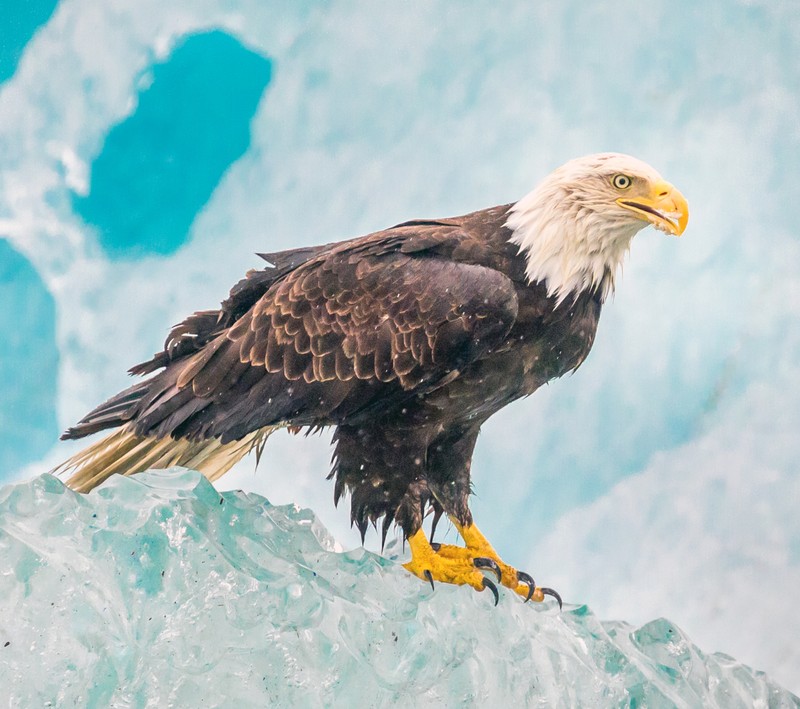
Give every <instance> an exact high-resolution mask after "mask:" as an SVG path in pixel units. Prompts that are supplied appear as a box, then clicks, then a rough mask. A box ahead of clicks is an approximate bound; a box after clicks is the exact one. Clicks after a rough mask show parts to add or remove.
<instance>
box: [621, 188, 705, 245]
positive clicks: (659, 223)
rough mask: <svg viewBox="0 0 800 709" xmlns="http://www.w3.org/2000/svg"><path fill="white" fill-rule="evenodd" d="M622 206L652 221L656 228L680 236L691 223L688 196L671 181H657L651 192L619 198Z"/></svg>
mask: <svg viewBox="0 0 800 709" xmlns="http://www.w3.org/2000/svg"><path fill="white" fill-rule="evenodd" d="M617 204H618V205H619V206H620V207H624V208H625V209H629V210H630V211H631V212H633V213H634V214H635V215H636V216H637V217H638V218H639V219H642V220H644V221H646V222H650V224H652V225H653V226H654V227H655V228H656V229H660V230H661V231H664V232H666V233H667V234H673V235H674V236H680V235H681V234H683V232H684V230H685V229H686V225H687V224H688V223H689V205H688V204H687V203H686V198H685V197H684V196H683V195H682V194H681V193H680V192H679V191H678V190H677V189H675V188H674V187H673V186H672V185H671V184H670V183H669V182H664V181H663V180H661V181H660V182H656V183H655V184H654V185H653V186H652V188H651V189H650V194H647V195H644V196H641V197H640V196H636V197H634V196H633V195H631V196H630V197H620V198H619V199H618V200H617Z"/></svg>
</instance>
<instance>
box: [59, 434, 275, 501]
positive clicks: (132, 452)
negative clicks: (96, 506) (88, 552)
mask: <svg viewBox="0 0 800 709" xmlns="http://www.w3.org/2000/svg"><path fill="white" fill-rule="evenodd" d="M276 428H279V426H267V427H265V428H261V429H259V430H257V431H253V432H252V433H249V434H247V435H246V436H244V437H243V438H241V439H239V440H236V441H230V442H228V443H222V442H221V441H220V439H219V438H209V439H204V440H188V439H184V438H181V439H174V438H170V437H169V436H165V437H161V438H156V437H149V436H137V435H136V433H135V432H134V431H133V430H132V428H131V427H130V426H125V427H123V428H121V429H119V430H117V431H114V433H111V434H109V435H108V436H106V437H105V438H101V439H100V440H99V441H96V442H95V443H92V444H91V445H90V446H87V447H86V448H84V449H83V450H81V451H79V452H78V453H76V454H75V455H74V456H72V457H71V458H69V459H68V460H66V461H64V462H63V463H61V465H59V466H57V467H56V468H55V469H54V470H53V471H52V472H53V474H55V475H59V474H65V473H71V475H70V477H69V478H68V479H67V481H66V484H67V486H68V487H70V488H72V489H73V490H75V491H76V492H89V491H90V490H92V489H94V488H95V487H97V486H98V485H100V484H102V483H103V482H105V481H106V480H107V479H108V478H110V477H111V476H112V475H114V474H120V475H133V474H135V473H139V472H142V471H144V470H149V469H151V468H169V467H172V466H174V465H180V466H183V467H186V468H192V469H194V470H199V471H200V472H201V473H203V475H205V476H206V477H207V478H208V479H209V480H210V481H212V482H213V481H215V480H218V479H219V478H221V477H222V476H223V475H225V473H227V472H228V471H229V470H230V469H231V468H232V467H233V466H234V465H235V464H236V463H238V462H239V461H240V460H241V459H242V458H244V457H245V456H246V455H247V454H248V453H250V452H251V451H252V450H255V451H256V455H257V461H258V459H260V457H261V456H260V451H261V449H262V448H263V446H264V443H265V442H266V440H267V438H268V437H269V436H270V434H271V433H272V432H273V431H274V430H275V429H276ZM256 464H258V463H256Z"/></svg>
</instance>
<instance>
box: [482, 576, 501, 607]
mask: <svg viewBox="0 0 800 709" xmlns="http://www.w3.org/2000/svg"><path fill="white" fill-rule="evenodd" d="M483 587H484V588H488V589H489V590H490V591H491V592H492V593H493V594H494V604H495V605H497V604H498V603H500V594H499V593H498V592H497V586H495V585H494V583H493V582H492V581H490V580H489V579H487V578H486V577H485V576H484V577H483Z"/></svg>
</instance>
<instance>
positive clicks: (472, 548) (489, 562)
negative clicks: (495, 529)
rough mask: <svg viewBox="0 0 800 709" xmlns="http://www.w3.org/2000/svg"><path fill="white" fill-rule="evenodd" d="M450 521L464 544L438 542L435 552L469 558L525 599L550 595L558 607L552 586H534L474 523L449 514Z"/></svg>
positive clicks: (558, 599)
mask: <svg viewBox="0 0 800 709" xmlns="http://www.w3.org/2000/svg"><path fill="white" fill-rule="evenodd" d="M450 521H451V522H452V523H453V526H455V528H456V530H457V531H458V533H459V534H460V535H461V538H462V539H463V540H464V543H465V544H466V547H459V546H454V545H452V544H441V545H439V548H438V549H437V552H436V553H438V554H439V555H440V556H442V557H444V558H449V559H465V560H469V561H470V562H471V563H472V564H473V565H474V566H476V567H477V568H486V569H489V570H491V571H493V572H494V573H495V575H497V580H498V581H499V582H500V583H502V584H503V585H504V586H506V587H507V588H510V589H511V590H512V591H515V592H516V593H518V594H519V595H520V596H523V597H524V598H525V601H526V602H527V601H529V600H531V599H532V600H534V601H537V602H541V601H543V600H544V597H545V596H552V597H553V598H555V599H556V601H557V602H558V607H559V608H561V606H562V602H561V596H560V595H559V594H558V593H557V592H556V591H554V590H553V589H552V588H546V587H540V586H537V585H536V584H535V582H534V580H533V578H532V577H531V576H530V575H529V574H526V573H525V572H524V571H518V570H517V569H515V568H514V567H513V566H509V565H508V564H506V563H505V562H504V561H503V560H502V559H501V558H500V557H499V555H498V554H497V552H496V551H495V550H494V547H492V545H491V544H490V543H489V541H488V540H487V539H486V537H484V536H483V534H482V533H481V531H480V530H479V529H478V527H477V525H475V524H467V525H463V524H461V523H460V522H459V521H458V520H457V519H456V518H455V517H450Z"/></svg>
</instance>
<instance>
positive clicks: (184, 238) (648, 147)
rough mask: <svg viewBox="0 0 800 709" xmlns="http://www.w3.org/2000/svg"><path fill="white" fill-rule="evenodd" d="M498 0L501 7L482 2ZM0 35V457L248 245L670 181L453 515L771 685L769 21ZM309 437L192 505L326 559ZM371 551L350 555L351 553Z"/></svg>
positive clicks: (69, 30)
mask: <svg viewBox="0 0 800 709" xmlns="http://www.w3.org/2000/svg"><path fill="white" fill-rule="evenodd" d="M501 5H502V6H501ZM2 12H3V21H2V27H0V82H3V83H0V332H2V338H0V471H8V470H14V471H16V472H15V473H14V475H13V476H12V477H11V478H6V479H5V480H2V481H0V482H10V481H11V480H12V479H23V478H28V477H31V476H32V475H34V474H38V473H40V472H43V471H45V470H47V469H49V468H50V467H51V466H52V465H53V464H54V463H56V462H59V461H60V460H61V459H63V458H65V457H66V456H67V455H69V453H70V452H71V451H72V450H74V447H71V446H68V445H66V444H57V443H56V439H57V436H58V433H59V431H60V430H61V429H63V428H64V427H66V426H67V425H68V424H69V423H71V422H74V421H75V420H76V419H77V418H79V417H80V416H81V415H82V414H84V413H85V412H86V411H87V410H88V409H89V408H91V407H92V406H94V405H95V404H96V403H98V402H99V401H100V400H102V399H104V398H105V397H107V396H108V395H110V394H112V393H114V392H116V391H117V390H118V389H120V388H122V387H124V386H126V385H127V383H128V380H127V378H126V375H125V370H126V369H127V367H128V366H130V365H131V364H133V363H135V362H138V361H140V360H142V359H144V358H147V357H148V356H149V355H150V354H151V353H152V352H154V351H155V350H156V349H157V348H159V347H160V344H161V342H162V341H163V338H164V336H165V334H166V332H167V330H168V328H169V327H170V326H171V325H172V324H173V323H175V322H177V321H178V320H180V319H181V318H182V317H183V316H184V315H186V314H187V313H189V312H191V311H193V310H198V309H204V308H210V307H214V306H215V305H216V304H217V303H218V302H219V300H221V299H222V298H223V297H224V296H225V295H226V293H227V289H228V288H229V286H230V285H231V284H232V283H233V282H235V281H236V280H237V279H238V278H239V277H240V276H241V275H242V274H243V273H244V271H246V270H247V269H248V268H251V267H259V266H260V262H259V259H257V258H256V257H254V256H253V252H255V251H272V250H277V249H281V248H288V247H291V246H297V245H302V244H310V243H318V242H323V241H331V240H335V239H339V238H345V237H349V236H353V235H356V234H360V233H366V232H368V231H371V230H373V229H378V228H382V227H385V226H388V225H390V224H393V223H396V222H398V221H401V220H403V219H406V218H411V217H422V216H431V217H435V216H445V215H453V214H459V213H464V212H467V211H470V210H473V209H478V208H482V207H486V206H490V205H493V204H498V203H502V202H508V201H512V200H514V199H516V198H518V197H520V196H522V195H523V194H524V193H525V192H527V191H528V190H529V189H530V188H531V187H532V186H533V184H534V183H535V182H536V181H537V180H538V179H539V178H540V177H542V176H543V175H544V174H545V173H546V172H547V171H549V170H550V169H552V168H553V167H555V166H557V165H558V164H560V163H562V162H564V161H566V160H567V159H569V158H572V157H575V156H577V155H581V154H585V153H590V152H597V151H603V150H617V151H622V152H628V153H632V154H634V155H636V156H638V157H640V158H642V159H644V160H646V161H648V162H650V163H652V164H653V165H655V166H656V167H657V168H658V169H659V170H660V171H661V172H662V173H663V174H664V175H665V177H666V178H667V179H669V180H670V181H672V182H674V183H675V184H676V185H677V186H679V187H680V189H681V190H682V191H683V192H684V194H686V195H687V197H688V199H689V202H690V205H691V208H692V218H691V222H690V225H689V229H688V231H687V233H686V235H685V237H684V238H682V239H681V240H676V239H668V238H666V237H664V236H663V235H662V234H659V233H656V232H654V231H652V230H648V231H645V232H643V233H642V234H641V235H640V236H639V237H638V238H637V239H636V241H635V243H634V248H633V252H632V255H631V259H630V263H629V265H628V266H627V267H626V272H625V275H624V278H623V279H622V282H621V286H620V289H619V292H618V295H617V297H616V299H615V301H614V302H613V303H611V304H610V305H609V307H607V309H606V311H605V313H604V317H603V322H602V323H601V326H600V331H599V337H598V340H597V344H596V345H595V349H594V352H593V353H592V356H591V357H590V358H589V360H588V361H587V363H586V364H585V365H584V366H583V367H582V368H581V370H580V371H579V372H578V373H577V374H576V375H575V376H574V377H571V378H568V379H566V380H563V381H560V382H557V383H555V384H553V385H551V386H550V387H548V388H547V389H546V390H545V391H541V392H539V393H537V395H535V396H534V397H532V398H531V399H529V400H527V401H525V402H521V403H519V404H517V405H515V406H513V407H511V408H509V409H507V410H505V411H503V412H501V414H499V415H498V416H496V417H495V418H494V419H492V421H490V423H489V425H487V426H486V427H485V431H484V435H483V436H482V438H481V440H480V442H479V445H478V452H477V459H476V462H475V465H474V476H475V487H476V491H477V496H476V498H475V500H474V503H473V510H474V512H475V515H476V517H477V519H478V520H480V524H481V527H482V529H483V531H484V532H486V534H487V536H489V538H490V539H491V540H492V541H493V543H494V544H495V546H496V547H497V548H498V549H499V550H500V551H501V553H502V554H503V556H504V557H505V558H506V560H508V561H509V562H511V563H515V564H516V565H518V566H520V567H522V568H525V569H527V570H529V571H531V572H532V573H533V574H534V575H535V576H536V578H537V579H539V580H541V581H542V582H545V581H546V582H547V584H548V585H552V586H555V587H556V588H558V589H559V590H560V591H561V592H562V593H563V595H564V596H565V599H567V600H570V601H576V602H587V603H589V604H590V605H591V607H592V608H593V609H594V611H595V612H596V613H597V614H598V616H600V617H601V618H605V619H611V618H619V619H624V620H626V621H629V622H632V623H641V622H644V621H647V620H650V619H652V618H653V617H656V616H662V615H663V616H666V617H668V618H670V620H672V621H674V622H675V623H677V624H678V625H679V626H681V627H682V628H683V629H684V630H685V631H686V632H687V633H688V634H689V635H690V636H691V637H692V639H693V640H694V641H695V642H697V644H698V645H699V646H701V647H702V648H704V649H705V650H708V651H713V650H721V651H724V652H727V653H730V654H732V655H734V656H735V657H737V658H738V659H740V660H742V661H744V662H747V663H749V664H751V665H753V666H755V667H757V668H759V669H765V670H767V671H768V672H769V673H770V674H771V675H772V676H773V677H775V679H777V680H778V681H780V682H782V683H783V684H784V685H786V686H787V687H789V688H791V689H793V690H794V691H796V692H797V691H800V670H798V667H800V649H798V645H797V642H796V639H797V637H798V635H800V614H798V613H797V611H796V603H795V597H794V596H795V595H796V589H797V588H798V587H800V514H798V510H797V508H798V506H799V504H798V503H800V477H798V467H800V464H799V463H798V459H799V458H800V239H798V229H797V227H796V225H795V222H796V203H797V185H798V166H800V51H799V50H798V48H797V47H798V46H800V5H798V3H797V2H794V1H793V0H787V1H786V2H777V1H773V2H758V1H757V0H751V1H749V2H745V1H744V0H742V1H740V2H734V1H730V0H729V1H722V0H720V1H718V2H706V3H694V2H690V0H684V1H683V2H677V1H676V0H672V1H670V2H666V1H653V2H648V3H640V2H634V1H633V0H628V1H618V2H615V3H601V2H585V1H584V0H570V1H564V0H561V1H559V2H555V1H553V2H541V3H535V4H534V3H529V2H526V1H525V0H520V2H517V3H502V4H499V3H497V4H490V3H478V2H474V3H458V4H454V3H452V2H447V1H446V0H441V1H440V2H425V3H422V2H419V3H402V4H399V3H393V4H389V3H383V4H380V5H379V4H376V3H363V4H361V5H359V4H356V3H352V2H333V3H322V2H299V1H298V2H293V3H282V2H264V1H263V0H249V1H248V0H218V1H216V2H213V1H211V0H197V1H195V2H193V3H188V2H187V3H165V2H163V0H162V1H159V2H154V1H152V0H138V1H136V2H134V0H127V1H119V2H104V3H98V2H93V0H83V1H81V0H62V1H61V2H54V0H28V2H21V3H11V2H4V3H3V10H2ZM328 458H329V448H328V436H327V435H325V436H323V437H318V438H312V439H305V440H304V439H290V438H289V437H282V436H276V437H275V438H274V439H273V440H272V441H271V443H270V444H269V446H268V455H267V456H266V461H265V462H264V463H262V466H261V468H260V470H259V471H258V472H257V473H255V474H254V473H253V461H245V462H244V463H243V464H242V465H241V466H240V468H239V469H238V471H236V472H235V473H233V474H232V475H231V476H230V477H229V478H228V479H226V480H224V481H223V483H224V485H223V487H225V488H228V487H242V488H244V489H247V490H253V491H257V492H260V493H262V494H264V495H266V496H267V497H268V498H269V499H270V500H271V501H272V502H273V503H284V502H288V501H294V502H297V503H298V504H301V505H306V506H310V507H312V508H313V509H314V510H315V511H316V512H317V513H318V514H319V516H320V518H321V519H322V520H323V521H324V523H325V525H326V526H327V527H328V528H329V529H331V531H332V532H333V533H334V534H335V535H336V537H337V538H338V539H339V541H340V542H341V543H342V544H343V545H344V546H345V547H352V546H355V545H357V543H358V540H357V536H356V535H355V534H353V533H352V532H351V531H350V530H349V528H348V511H347V509H346V507H343V508H341V509H340V510H338V511H337V510H334V508H333V506H332V504H331V501H332V489H331V486H330V484H329V483H326V482H325V480H324V477H325V474H326V472H327V469H328ZM371 543H372V545H374V543H375V539H374V538H373V540H372V542H371Z"/></svg>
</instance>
